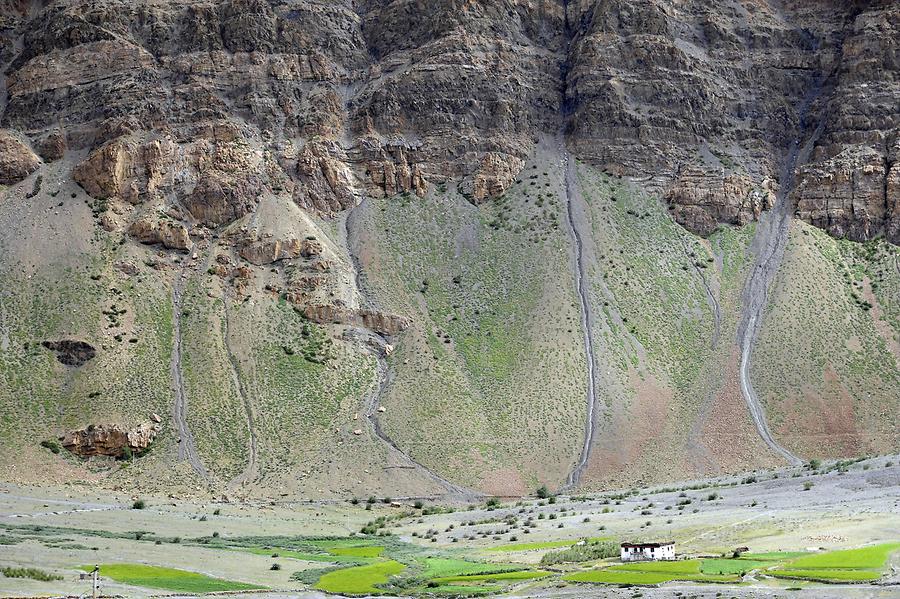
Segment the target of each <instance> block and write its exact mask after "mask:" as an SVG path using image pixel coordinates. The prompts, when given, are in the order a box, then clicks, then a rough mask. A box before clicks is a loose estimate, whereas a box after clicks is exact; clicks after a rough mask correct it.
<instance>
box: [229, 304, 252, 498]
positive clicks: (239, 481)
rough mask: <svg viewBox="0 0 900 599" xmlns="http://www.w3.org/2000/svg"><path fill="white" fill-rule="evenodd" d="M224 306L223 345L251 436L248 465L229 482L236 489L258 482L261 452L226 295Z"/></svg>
mask: <svg viewBox="0 0 900 599" xmlns="http://www.w3.org/2000/svg"><path fill="white" fill-rule="evenodd" d="M222 304H223V309H224V310H225V318H224V320H223V321H222V323H223V328H224V330H223V331H222V343H223V344H224V346H225V355H226V356H228V365H229V370H230V371H231V382H232V383H233V384H234V388H235V389H236V390H237V393H238V395H239V396H240V398H241V404H242V405H243V406H244V414H245V416H246V417H247V433H248V435H249V436H248V439H247V453H248V459H247V465H246V466H245V467H244V470H243V471H242V472H241V473H240V474H238V475H237V476H235V477H234V478H233V479H231V480H230V481H228V488H229V489H234V488H235V487H240V486H243V485H246V484H247V483H250V482H253V481H254V480H256V477H257V476H258V473H259V467H258V464H259V451H258V449H257V446H258V438H257V434H256V417H255V414H254V412H253V405H252V404H251V403H250V398H249V396H248V395H247V390H246V389H245V388H244V384H243V382H241V376H240V368H239V366H238V361H237V357H236V356H235V355H234V352H233V351H232V350H231V341H230V339H231V312H230V310H229V309H228V298H226V297H225V296H224V295H223V297H222Z"/></svg>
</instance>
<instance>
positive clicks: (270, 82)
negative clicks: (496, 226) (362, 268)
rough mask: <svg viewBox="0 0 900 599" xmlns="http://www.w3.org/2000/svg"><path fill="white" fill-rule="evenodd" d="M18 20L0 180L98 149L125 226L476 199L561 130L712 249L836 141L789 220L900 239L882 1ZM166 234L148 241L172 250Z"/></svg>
mask: <svg viewBox="0 0 900 599" xmlns="http://www.w3.org/2000/svg"><path fill="white" fill-rule="evenodd" d="M3 10H4V14H3V21H2V23H0V25H2V27H0V38H2V46H0V50H2V57H3V58H4V60H5V61H8V62H9V66H8V68H7V69H6V74H7V78H6V79H7V80H6V87H7V90H8V95H7V98H6V101H5V104H4V112H3V121H2V124H3V126H4V127H6V128H7V129H8V130H9V131H6V132H4V133H3V134H2V135H0V178H2V182H5V183H6V184H9V183H14V182H16V181H18V180H20V179H21V178H23V177H24V176H27V175H28V174H30V173H31V172H33V171H34V170H35V169H37V168H38V167H39V165H40V158H39V157H38V155H40V157H42V158H43V159H44V160H46V161H52V160H58V159H59V158H60V157H62V156H63V155H65V154H66V152H78V153H82V152H85V151H87V152H88V154H87V157H86V158H84V159H83V160H82V161H81V164H80V165H79V166H77V167H76V169H75V172H74V176H75V178H76V180H77V181H78V182H79V183H81V184H82V185H83V186H84V188H85V189H86V190H87V191H88V192H89V193H91V194H92V195H93V196H94V197H98V198H99V197H102V198H105V199H112V200H114V201H115V200H121V201H123V202H127V203H130V204H132V205H136V206H138V209H136V210H133V211H132V212H133V213H134V214H132V215H131V216H130V217H129V218H138V217H140V215H141V214H142V213H146V212H149V211H151V210H154V209H157V208H162V210H163V211H165V209H166V208H167V206H168V205H170V204H172V203H173V201H174V202H175V203H177V204H178V205H179V206H180V207H182V208H184V209H185V210H186V214H185V215H184V216H185V223H184V224H185V226H186V229H187V230H190V229H191V227H192V226H194V225H201V226H207V227H217V226H222V225H225V224H228V223H229V222H231V221H233V220H235V219H239V218H241V217H243V216H245V215H247V214H250V213H252V212H253V211H254V209H255V206H256V205H257V203H258V200H259V198H260V197H261V196H265V195H269V194H275V195H284V196H288V197H290V198H292V200H293V201H294V202H295V203H296V204H297V205H299V206H301V207H303V208H305V209H307V210H310V211H312V212H316V213H319V214H325V215H329V214H334V213H336V212H339V211H342V210H345V209H347V208H349V207H351V206H353V205H355V204H356V203H357V202H358V201H359V199H360V197H362V196H363V195H366V194H368V195H372V196H376V197H379V196H384V195H388V196H390V195H394V194H397V193H401V192H410V193H415V194H418V195H424V193H425V192H426V191H427V189H428V187H429V186H430V185H433V184H435V183H442V184H443V183H447V182H448V181H452V182H454V183H456V184H459V185H460V189H461V190H462V191H463V192H464V193H465V194H467V196H468V197H470V199H471V200H472V201H473V202H475V203H477V202H481V201H483V200H484V199H487V198H490V197H495V196H497V195H500V194H502V193H503V192H504V191H505V190H506V189H507V187H508V186H509V185H510V183H511V182H512V181H513V180H514V179H515V176H516V174H517V171H518V170H520V169H521V167H522V164H523V159H524V158H525V157H527V156H528V154H529V153H530V152H531V151H532V148H533V144H534V141H535V137H536V136H537V135H538V134H547V135H555V134H556V133H557V132H558V131H559V130H560V128H563V127H564V128H565V131H566V135H567V139H568V143H569V146H570V147H571V148H572V149H574V150H575V151H576V153H577V155H578V156H579V157H580V158H582V159H585V160H589V161H591V162H593V163H595V164H598V165H600V166H604V167H606V168H607V169H608V170H610V171H611V172H614V173H619V174H626V175H630V176H635V177H649V178H650V182H649V186H650V187H651V188H652V189H655V190H656V191H657V192H659V193H660V195H665V197H666V199H667V201H668V202H669V203H670V204H671V206H672V208H673V214H674V216H675V218H676V219H677V220H678V221H679V222H681V223H682V224H683V225H685V226H686V227H688V228H689V229H691V230H693V231H695V232H697V233H700V234H706V233H708V232H709V231H710V230H711V229H712V228H713V227H714V226H715V225H716V224H717V223H721V222H727V223H742V222H746V221H747V220H748V219H750V218H754V217H755V216H756V215H757V214H758V212H759V211H760V210H765V209H766V208H767V207H768V205H769V203H770V202H771V197H770V192H772V191H776V190H777V184H778V181H779V179H780V177H781V173H780V168H779V167H780V163H781V161H782V158H783V155H784V154H785V151H786V148H788V147H789V145H790V144H791V143H793V142H794V140H796V139H804V140H805V139H807V138H808V137H810V136H811V133H812V131H814V130H816V128H817V127H818V125H819V124H823V130H822V135H821V137H820V138H819V141H818V143H817V144H816V149H815V152H814V154H813V155H814V159H813V161H812V164H811V165H809V166H808V167H807V168H806V169H804V172H803V173H802V175H801V177H800V187H802V189H801V190H799V191H798V192H797V194H796V198H795V200H796V204H797V209H798V214H799V216H800V217H801V218H804V219H807V220H809V221H810V222H812V223H814V224H817V225H819V226H822V227H825V228H826V229H828V230H829V231H830V232H832V233H833V234H836V235H846V236H849V237H851V238H854V239H867V238H870V237H872V236H874V235H877V234H881V233H885V234H887V235H888V237H889V238H891V239H893V240H896V235H897V228H898V225H897V221H896V213H897V199H896V198H897V193H896V178H897V174H896V170H894V169H895V167H894V165H895V164H896V154H897V150H896V147H897V126H898V125H897V123H898V108H897V106H898V104H900V102H898V93H900V92H898V83H897V81H898V77H897V69H898V66H897V59H896V56H897V44H898V42H897V39H898V38H900V36H898V35H897V21H898V10H900V9H898V7H897V5H896V3H894V2H889V1H887V0H882V1H881V2H866V3H846V2H836V1H834V2H813V1H811V0H794V1H792V2H788V3H785V4H784V5H782V4H778V5H775V4H774V3H770V2H767V1H763V0H755V1H750V0H745V1H743V2H733V3H709V2H703V1H700V0H691V1H688V2H678V3H675V2H671V1H670V0H639V1H638V2H630V1H629V2H626V1H624V0H612V1H610V2H596V1H594V0H570V1H569V2H564V1H562V0H558V1H551V2H544V1H538V0H490V1H487V2H467V1H463V0H440V1H436V2H428V3H421V2H414V1H413V0H396V1H391V2H389V1H387V0H357V1H352V0H342V1H339V2H323V1H321V0H293V1H290V2H279V3H275V2H269V1H265V0H229V1H228V2H222V3H220V2H194V3H189V4H184V3H178V2H171V1H161V2H136V3H135V2H131V3H128V2H124V1H121V0H90V1H85V0H65V1H59V2H54V3H52V4H50V5H49V6H47V7H46V8H44V9H43V10H39V11H30V12H29V10H28V7H26V6H25V5H24V4H21V3H12V4H7V5H5V8H4V9H3ZM26 15H30V16H26ZM19 35H21V36H22V44H21V46H18V45H17V44H16V43H14V41H15V39H16V38H17V37H18V36H19ZM26 138H30V142H31V143H30V144H29V143H28V142H29V139H26ZM79 155H81V154H79ZM119 212H128V211H127V210H120V211H119ZM129 218H125V219H122V221H123V222H120V223H118V225H115V226H119V227H122V228H128V225H129V222H128V221H129ZM111 226H113V225H111ZM152 229H153V228H152V227H150V228H149V229H148V227H146V226H143V225H142V226H139V227H138V228H137V229H136V232H137V233H139V235H138V237H139V239H141V240H143V241H145V242H155V241H153V240H156V241H158V242H161V243H164V244H165V241H163V240H162V238H163V237H165V236H164V235H162V234H157V233H155V232H153V230H152ZM148 231H149V232H148ZM179 237H181V236H179ZM167 245H169V246H170V247H180V246H182V245H184V243H183V238H180V239H179V240H178V241H177V242H176V243H175V245H174V246H171V244H167Z"/></svg>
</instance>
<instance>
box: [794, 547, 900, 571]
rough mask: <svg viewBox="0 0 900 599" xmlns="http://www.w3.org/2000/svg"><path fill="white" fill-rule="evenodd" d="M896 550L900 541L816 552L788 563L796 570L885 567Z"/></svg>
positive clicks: (898, 548) (899, 549) (898, 549)
mask: <svg viewBox="0 0 900 599" xmlns="http://www.w3.org/2000/svg"><path fill="white" fill-rule="evenodd" d="M895 551H900V543H882V544H880V545H870V546H868V547H861V548H859V549H844V550H840V551H828V552H825V553H814V554H812V555H807V556H804V557H801V558H798V559H795V560H793V561H791V562H790V563H789V564H788V565H789V566H790V568H792V569H795V570H808V569H812V568H839V569H847V568H871V569H878V568H882V567H884V564H885V563H886V562H887V559H888V556H890V554H891V553H894V552H895Z"/></svg>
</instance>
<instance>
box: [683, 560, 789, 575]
mask: <svg viewBox="0 0 900 599" xmlns="http://www.w3.org/2000/svg"><path fill="white" fill-rule="evenodd" d="M771 565H772V562H770V561H764V560H751V559H705V560H703V562H702V563H701V564H700V571H701V572H703V573H704V574H742V573H745V572H749V571H750V570H755V569H757V568H765V567H769V566H771Z"/></svg>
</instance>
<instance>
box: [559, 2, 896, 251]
mask: <svg viewBox="0 0 900 599" xmlns="http://www.w3.org/2000/svg"><path fill="white" fill-rule="evenodd" d="M898 11H900V8H898V6H897V4H896V3H891V2H880V3H879V2H874V3H835V2H790V3H787V4H786V5H785V6H784V7H777V6H776V5H774V4H772V3H768V2H741V3H708V2H683V3H673V2H662V1H654V0H645V1H642V2H637V3H635V2H617V1H613V2H602V3H597V2H588V1H583V2H579V3H578V9H577V11H576V12H575V13H574V15H573V16H574V17H575V19H574V22H575V27H576V31H577V32H578V33H577V34H576V36H575V41H574V50H573V52H572V53H571V55H570V59H571V61H572V62H571V72H570V74H569V77H568V86H567V92H566V93H567V101H568V103H569V104H570V105H571V110H572V114H573V116H572V121H571V124H570V132H571V137H572V145H573V146H574V147H575V148H576V149H577V151H578V153H579V154H580V155H582V156H585V157H587V158H588V159H590V160H591V161H593V162H595V163H597V164H599V165H603V166H606V167H607V168H608V169H609V170H611V171H613V172H625V173H627V174H632V175H636V176H641V175H649V176H655V177H657V179H655V181H654V183H655V187H657V188H660V189H661V190H663V192H664V193H666V197H667V200H668V201H669V203H670V205H671V207H672V210H673V214H674V216H675V218H676V219H677V220H678V221H679V222H680V223H682V224H683V225H685V226H686V227H687V228H689V229H691V230H692V231H694V232H696V233H700V234H703V235H705V234H708V233H709V232H710V231H711V230H712V228H714V226H715V225H716V224H717V223H720V222H726V223H736V224H741V223H743V222H746V221H747V220H748V219H749V218H753V217H754V216H755V215H756V214H758V212H759V210H761V209H766V208H767V207H768V204H769V203H770V201H771V199H770V194H769V191H770V190H775V191H777V184H778V182H779V179H781V178H782V174H781V172H780V166H781V161H782V157H783V156H784V155H785V154H786V152H787V149H788V148H789V146H790V145H791V144H793V143H795V140H799V142H800V143H805V142H806V141H807V140H808V139H810V138H812V137H813V136H814V133H815V131H816V129H817V127H818V126H819V124H820V123H823V122H824V123H825V129H826V134H825V135H824V136H823V137H822V138H821V139H820V140H819V142H818V144H817V146H816V152H815V155H816V157H817V158H816V163H817V164H819V167H818V168H816V169H812V170H811V172H810V174H809V175H808V176H804V177H803V178H802V179H803V181H804V182H805V183H806V184H807V186H808V187H810V190H809V191H807V192H804V193H803V194H801V195H800V197H799V201H798V208H799V215H800V216H801V217H802V218H805V219H807V220H810V221H811V222H813V223H814V224H818V225H820V226H826V227H827V228H828V229H829V230H830V231H831V232H832V233H834V234H837V235H849V236H851V237H854V238H857V239H867V238H870V237H871V236H873V235H876V234H878V233H879V232H883V231H884V230H885V228H889V226H887V223H885V222H883V219H880V218H879V217H877V216H873V217H872V218H867V217H866V216H863V215H862V214H858V213H857V214H856V216H855V217H854V216H851V215H852V214H853V208H852V206H850V204H853V203H854V200H853V199H851V197H852V196H853V192H851V191H850V190H849V187H848V188H847V190H846V191H842V190H841V189H840V187H841V184H840V183H837V184H836V186H835V187H833V188H832V189H827V188H825V187H823V185H821V184H818V183H814V182H813V179H816V177H818V175H816V174H815V173H816V172H819V173H820V174H821V176H823V177H825V178H826V179H828V180H830V178H831V177H837V178H838V179H840V178H841V175H840V174H839V173H840V171H842V170H846V167H845V166H843V165H841V164H840V160H839V161H837V162H833V163H828V160H830V159H831V158H832V157H835V156H838V155H841V153H842V152H845V151H847V152H849V153H851V154H857V153H859V152H862V153H863V154H869V155H872V156H871V158H873V159H877V158H878V157H879V156H880V157H885V156H888V157H889V156H890V155H891V151H890V149H889V148H890V144H891V143H892V142H891V140H892V139H896V137H897V124H898V107H900V90H898V88H897V80H898V76H897V61H896V54H897V39H898V36H897V31H896V22H897V19H898V14H900V12H898ZM832 130H833V131H834V133H830V131H832ZM885 142H887V146H886V145H885ZM859 146H864V147H862V148H861V147H859ZM848 158H849V157H848ZM887 160H888V162H890V158H888V159H887ZM864 168H865V166H864V165H863V163H862V162H860V163H859V166H858V168H857V170H859V171H861V170H862V169H864ZM879 170H883V167H881V168H880V169H879ZM867 176H871V177H872V178H873V181H872V182H871V186H872V187H875V186H876V184H875V183H876V182H875V181H874V179H877V178H878V175H877V174H874V175H867ZM673 181H674V184H673V183H672V182H673ZM863 186H864V187H865V184H864V185H863ZM862 195H865V191H862ZM880 195H881V196H882V197H881V198H880V199H878V198H872V200H871V201H872V202H875V203H876V204H877V203H881V204H883V203H884V197H883V194H880ZM888 195H890V193H888ZM894 197H895V198H896V194H894ZM860 202H864V200H860V199H856V200H855V203H856V204H859V203H860ZM891 202H893V203H896V200H893V201H891V200H888V204H891ZM837 205H841V206H845V207H844V208H843V210H842V212H843V214H845V215H846V217H847V218H846V219H845V222H844V223H843V224H839V223H836V224H835V225H833V226H831V225H829V224H828V222H830V221H828V219H827V218H826V217H825V216H824V215H825V214H826V213H827V212H829V210H830V211H831V212H832V213H833V212H834V211H835V209H836V206H837ZM873 210H874V207H873ZM875 211H876V212H878V211H877V210H875ZM832 220H834V219H832ZM838 220H839V219H838ZM867 220H869V221H872V225H871V226H868V225H866V224H865V221H867Z"/></svg>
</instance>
